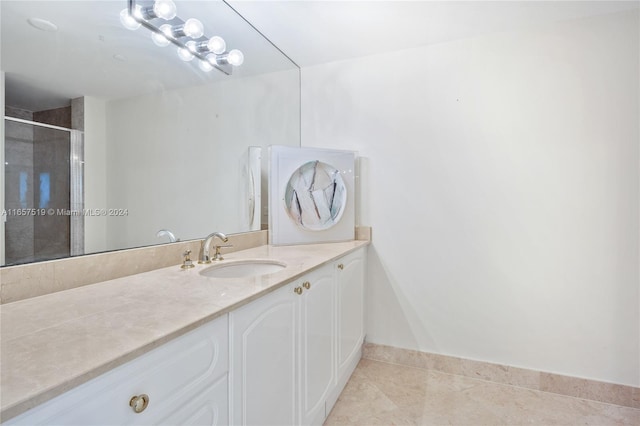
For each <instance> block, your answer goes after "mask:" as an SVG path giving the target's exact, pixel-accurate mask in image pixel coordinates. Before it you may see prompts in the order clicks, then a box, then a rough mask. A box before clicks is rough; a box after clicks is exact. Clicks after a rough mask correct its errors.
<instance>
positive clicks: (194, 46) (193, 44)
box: [184, 40, 198, 53]
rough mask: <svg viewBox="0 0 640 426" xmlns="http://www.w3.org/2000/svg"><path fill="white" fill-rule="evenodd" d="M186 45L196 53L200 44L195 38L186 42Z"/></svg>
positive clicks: (190, 50)
mask: <svg viewBox="0 0 640 426" xmlns="http://www.w3.org/2000/svg"><path fill="white" fill-rule="evenodd" d="M184 45H185V46H186V47H187V49H189V52H191V53H196V52H197V51H198V44H197V43H196V42H195V41H193V40H191V41H188V42H186V43H185V44H184Z"/></svg>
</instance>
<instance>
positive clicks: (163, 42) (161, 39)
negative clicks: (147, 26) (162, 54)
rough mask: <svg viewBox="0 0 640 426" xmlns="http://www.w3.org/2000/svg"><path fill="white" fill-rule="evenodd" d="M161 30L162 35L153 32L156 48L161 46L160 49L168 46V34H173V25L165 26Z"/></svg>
mask: <svg viewBox="0 0 640 426" xmlns="http://www.w3.org/2000/svg"><path fill="white" fill-rule="evenodd" d="M163 27H167V28H163ZM159 29H160V31H162V33H156V32H152V33H151V40H153V42H154V43H155V44H156V46H160V47H165V46H168V45H169V43H170V41H169V40H168V39H167V33H168V34H171V25H169V24H164V25H162V26H161V27H160V28H159Z"/></svg>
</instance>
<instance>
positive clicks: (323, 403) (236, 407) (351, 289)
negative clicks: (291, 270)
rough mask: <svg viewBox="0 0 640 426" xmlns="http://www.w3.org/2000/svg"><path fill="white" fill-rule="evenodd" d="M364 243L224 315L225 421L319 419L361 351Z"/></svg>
mask: <svg viewBox="0 0 640 426" xmlns="http://www.w3.org/2000/svg"><path fill="white" fill-rule="evenodd" d="M365 250H366V248H363V249H359V250H357V251H355V252H353V253H351V254H349V255H347V256H344V257H343V258H341V259H339V260H338V261H335V262H332V263H330V264H328V265H326V266H323V267H321V268H318V269H316V270H315V271H312V272H310V273H308V274H306V275H304V276H303V277H301V278H299V279H297V280H295V281H294V282H292V283H290V284H288V285H286V286H284V287H283V288H281V289H279V290H277V291H275V292H273V293H271V294H268V295H266V296H263V297H261V298H260V299H257V300H255V301H253V302H252V303H250V304H248V305H246V306H244V307H242V308H240V309H237V310H235V311H233V312H231V313H230V314H229V339H230V350H231V352H230V353H231V355H230V369H229V380H230V383H231V385H230V400H231V406H230V420H231V424H233V425H279V426H283V425H321V424H322V423H323V422H324V420H325V418H326V416H327V415H328V413H329V411H330V410H331V408H332V407H333V405H334V404H335V401H336V400H337V398H338V395H339V394H340V392H341V391H342V389H343V388H344V385H345V384H346V382H347V381H348V379H349V376H350V375H351V373H352V372H353V369H354V368H355V366H356V365H357V363H358V361H359V359H360V356H361V352H360V351H361V347H362V342H363V338H364V316H363V306H364V264H365V256H366V251H365Z"/></svg>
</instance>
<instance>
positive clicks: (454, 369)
mask: <svg viewBox="0 0 640 426" xmlns="http://www.w3.org/2000/svg"><path fill="white" fill-rule="evenodd" d="M362 357H363V358H367V359H371V360H376V361H384V362H389V363H392V364H400V365H406V366H409V367H417V368H422V369H425V370H435V371H441V372H443V373H448V374H455V375H458V376H465V377H473V378H476V379H482V380H487V381H491V382H496V383H503V384H508V385H513V386H520V387H523V388H528V389H533V390H540V391H545V392H551V393H556V394H560V395H567V396H573V397H577V398H583V399H590V400H593V401H600V402H607V403H610V404H616V405H622V406H625V407H632V408H640V388H636V387H633V386H624V385H618V384H614V383H604V382H599V381H596V380H588V379H581V378H577V377H569V376H562V375H559V374H552V373H544V372H540V371H534V370H527V369H524V368H516V367H510V366H506V365H499V364H491V363H488V362H482V361H473V360H468V359H463V358H456V357H452V356H445V355H438V354H433V353H428V352H420V351H413V350H409V349H400V348H394V347H391V346H384V345H376V344H373V343H365V345H364V352H363V356H362Z"/></svg>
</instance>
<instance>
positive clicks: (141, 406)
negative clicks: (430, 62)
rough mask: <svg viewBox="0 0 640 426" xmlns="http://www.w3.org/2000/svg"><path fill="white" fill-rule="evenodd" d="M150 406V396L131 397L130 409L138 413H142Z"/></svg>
mask: <svg viewBox="0 0 640 426" xmlns="http://www.w3.org/2000/svg"><path fill="white" fill-rule="evenodd" d="M148 405H149V395H146V394H144V393H143V394H142V395H138V396H134V397H131V399H130V400H129V407H131V408H133V411H135V412H136V413H142V412H143V411H144V410H145V409H146V408H147V406H148Z"/></svg>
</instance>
